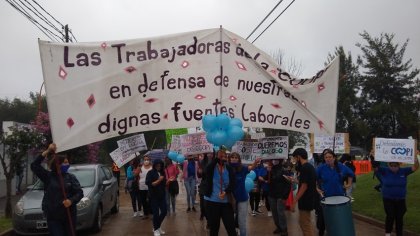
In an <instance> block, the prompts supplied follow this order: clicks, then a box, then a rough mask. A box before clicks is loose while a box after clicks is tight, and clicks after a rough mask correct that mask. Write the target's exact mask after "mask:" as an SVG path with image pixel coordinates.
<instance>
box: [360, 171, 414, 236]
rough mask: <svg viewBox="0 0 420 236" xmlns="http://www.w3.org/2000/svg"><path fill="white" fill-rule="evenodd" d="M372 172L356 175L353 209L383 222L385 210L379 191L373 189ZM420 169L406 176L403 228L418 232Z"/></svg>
mask: <svg viewBox="0 0 420 236" xmlns="http://www.w3.org/2000/svg"><path fill="white" fill-rule="evenodd" d="M372 176H373V172H371V173H369V174H365V175H360V176H357V183H356V184H357V186H356V189H355V190H354V191H353V197H354V199H355V201H354V202H353V204H352V209H353V211H355V212H357V213H359V214H362V215H365V216H369V217H372V218H374V219H377V220H379V221H381V222H384V223H385V212H384V207H383V203H382V196H381V193H379V192H377V191H376V190H375V189H373V186H375V185H376V184H377V183H378V180H377V179H376V178H375V179H373V178H372ZM419 191H420V171H416V172H415V173H413V174H411V175H409V176H408V185H407V213H406V214H405V216H404V229H405V230H409V231H412V232H415V233H420V224H419V222H420V194H419V193H420V192H419Z"/></svg>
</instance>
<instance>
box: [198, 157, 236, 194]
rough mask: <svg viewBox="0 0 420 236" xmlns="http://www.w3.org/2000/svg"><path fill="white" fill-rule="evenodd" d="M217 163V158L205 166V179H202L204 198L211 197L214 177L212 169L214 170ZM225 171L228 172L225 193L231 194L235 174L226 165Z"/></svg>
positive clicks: (233, 187)
mask: <svg viewBox="0 0 420 236" xmlns="http://www.w3.org/2000/svg"><path fill="white" fill-rule="evenodd" d="M218 162H219V158H217V157H216V158H213V160H212V161H211V162H210V163H209V164H208V165H207V166H206V170H205V178H204V179H202V182H204V183H202V185H201V188H202V192H203V193H204V196H207V197H211V194H212V192H213V177H214V168H216V165H217V163H218ZM225 166H226V169H227V170H228V172H229V184H228V186H227V187H226V189H225V192H226V193H231V192H233V190H234V189H235V180H236V179H235V173H234V171H233V169H232V167H231V166H229V165H226V164H225Z"/></svg>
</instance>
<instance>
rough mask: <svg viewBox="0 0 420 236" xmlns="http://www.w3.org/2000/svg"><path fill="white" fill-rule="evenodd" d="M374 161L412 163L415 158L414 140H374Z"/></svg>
mask: <svg viewBox="0 0 420 236" xmlns="http://www.w3.org/2000/svg"><path fill="white" fill-rule="evenodd" d="M374 152H375V161H383V162H403V163H409V164H413V163H414V158H417V157H416V140H415V139H390V138H375V139H374Z"/></svg>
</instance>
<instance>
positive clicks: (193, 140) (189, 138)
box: [180, 132, 213, 155]
mask: <svg viewBox="0 0 420 236" xmlns="http://www.w3.org/2000/svg"><path fill="white" fill-rule="evenodd" d="M180 138H181V152H182V154H184V155H194V154H200V153H207V152H213V144H211V143H209V142H207V139H206V133H205V132H200V133H193V134H184V135H181V136H180Z"/></svg>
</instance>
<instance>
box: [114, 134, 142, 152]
mask: <svg viewBox="0 0 420 236" xmlns="http://www.w3.org/2000/svg"><path fill="white" fill-rule="evenodd" d="M117 144H118V147H119V148H120V150H121V151H122V152H123V153H128V154H131V153H135V152H139V151H143V150H147V145H146V140H145V139H144V134H137V135H133V136H131V137H128V138H124V139H120V140H118V141H117Z"/></svg>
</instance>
